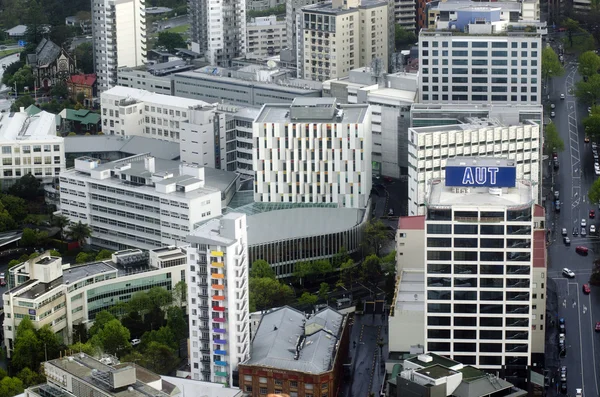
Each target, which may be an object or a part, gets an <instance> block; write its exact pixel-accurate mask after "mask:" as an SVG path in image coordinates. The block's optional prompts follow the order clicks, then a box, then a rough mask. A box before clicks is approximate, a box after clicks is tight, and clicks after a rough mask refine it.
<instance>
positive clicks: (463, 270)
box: [427, 263, 531, 275]
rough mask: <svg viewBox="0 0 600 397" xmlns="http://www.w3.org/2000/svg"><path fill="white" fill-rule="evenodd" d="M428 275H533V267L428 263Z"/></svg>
mask: <svg viewBox="0 0 600 397" xmlns="http://www.w3.org/2000/svg"><path fill="white" fill-rule="evenodd" d="M427 273H428V274H432V275H433V274H448V275H450V274H453V275H465V274H484V275H485V274H494V275H504V274H506V275H518V274H520V275H528V274H530V273H531V267H530V265H529V264H527V265H508V266H507V265H504V264H497V265H481V264H480V265H477V264H454V265H452V264H449V263H448V264H446V263H428V264H427Z"/></svg>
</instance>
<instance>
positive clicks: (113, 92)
mask: <svg viewBox="0 0 600 397" xmlns="http://www.w3.org/2000/svg"><path fill="white" fill-rule="evenodd" d="M105 95H109V96H117V97H122V98H123V99H129V100H134V101H137V102H148V103H154V104H157V105H162V106H170V107H178V108H191V107H197V106H210V104H209V103H207V102H204V101H200V100H197V99H189V98H183V97H172V96H171V95H163V94H156V93H154V92H150V91H146V90H140V89H138V88H131V87H123V86H114V87H112V88H110V89H108V90H106V91H104V92H103V93H102V96H103V97H104V96H105Z"/></svg>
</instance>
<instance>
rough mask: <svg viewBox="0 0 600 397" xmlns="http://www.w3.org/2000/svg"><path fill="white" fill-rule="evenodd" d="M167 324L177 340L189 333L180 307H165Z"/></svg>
mask: <svg viewBox="0 0 600 397" xmlns="http://www.w3.org/2000/svg"><path fill="white" fill-rule="evenodd" d="M167 326H168V327H169V328H170V329H171V330H173V333H174V334H175V337H176V338H177V340H178V341H179V340H181V339H183V338H185V337H187V336H188V335H189V327H188V325H187V322H186V321H185V312H184V311H183V309H182V308H181V307H178V306H171V307H169V308H168V309H167Z"/></svg>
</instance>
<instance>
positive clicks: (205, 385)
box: [161, 375, 244, 397]
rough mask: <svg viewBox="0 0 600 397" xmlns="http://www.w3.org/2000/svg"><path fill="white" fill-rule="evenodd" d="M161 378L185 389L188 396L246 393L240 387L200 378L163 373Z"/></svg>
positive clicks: (234, 396) (227, 396)
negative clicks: (227, 385) (186, 377)
mask: <svg viewBox="0 0 600 397" xmlns="http://www.w3.org/2000/svg"><path fill="white" fill-rule="evenodd" d="M161 378H162V379H163V380H165V381H167V382H169V383H172V384H174V385H175V386H177V388H178V389H179V390H182V391H183V390H185V392H186V393H188V394H186V396H198V397H241V396H242V395H243V394H244V392H242V391H241V390H240V389H237V388H229V387H225V386H223V385H222V384H220V383H212V382H202V381H199V380H192V379H185V378H175V377H172V376H163V375H161ZM182 397H183V396H182Z"/></svg>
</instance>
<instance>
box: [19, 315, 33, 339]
mask: <svg viewBox="0 0 600 397" xmlns="http://www.w3.org/2000/svg"><path fill="white" fill-rule="evenodd" d="M27 331H33V332H35V327H34V326H33V322H32V321H31V319H30V318H29V317H23V319H22V320H21V322H20V323H19V325H18V326H17V334H16V336H15V339H17V338H21V337H22V336H23V335H25V333H26V332H27Z"/></svg>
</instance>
